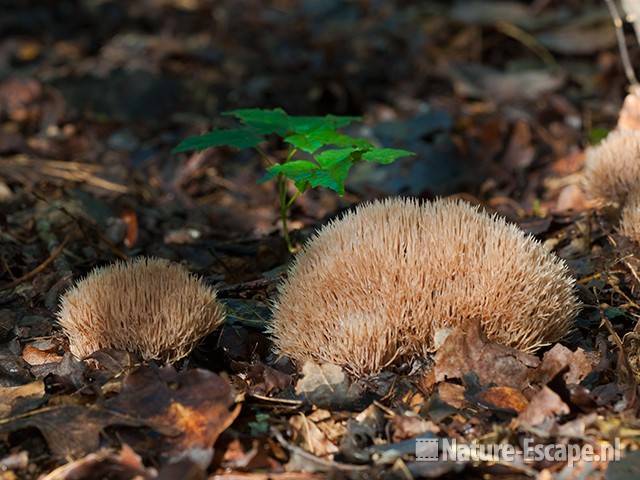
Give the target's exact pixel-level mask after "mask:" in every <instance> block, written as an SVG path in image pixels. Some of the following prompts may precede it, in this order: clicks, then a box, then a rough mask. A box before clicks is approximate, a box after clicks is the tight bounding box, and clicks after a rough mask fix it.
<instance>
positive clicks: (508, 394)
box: [477, 387, 529, 413]
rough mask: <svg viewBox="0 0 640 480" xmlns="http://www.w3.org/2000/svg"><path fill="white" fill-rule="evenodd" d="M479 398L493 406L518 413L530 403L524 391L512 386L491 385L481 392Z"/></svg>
mask: <svg viewBox="0 0 640 480" xmlns="http://www.w3.org/2000/svg"><path fill="white" fill-rule="evenodd" d="M477 398H478V400H480V401H481V402H483V403H485V404H487V405H488V406H490V407H492V408H497V409H503V410H513V411H514V412H516V413H520V412H523V411H524V410H525V409H526V408H527V405H528V404H529V402H528V400H527V398H526V397H525V396H524V395H523V394H522V392H520V391H519V390H516V389H514V388H511V387H491V388H488V389H486V390H484V391H482V392H480V393H479V394H478V396H477Z"/></svg>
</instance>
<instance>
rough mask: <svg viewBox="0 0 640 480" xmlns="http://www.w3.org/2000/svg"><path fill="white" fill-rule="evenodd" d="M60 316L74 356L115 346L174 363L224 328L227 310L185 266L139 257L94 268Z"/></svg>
mask: <svg viewBox="0 0 640 480" xmlns="http://www.w3.org/2000/svg"><path fill="white" fill-rule="evenodd" d="M57 316H58V322H59V324H60V325H61V326H62V328H63V330H64V332H65V334H66V335H67V337H68V338H69V346H70V350H71V353H73V354H74V355H75V356H76V357H79V358H83V357H86V356H87V355H90V354H91V353H93V352H95V351H96V350H99V349H102V348H115V349H119V350H126V351H129V352H132V353H136V354H139V355H141V356H142V357H143V358H144V359H145V360H150V359H159V360H163V361H167V362H172V361H175V360H178V359H180V358H182V357H184V356H186V355H188V354H189V353H190V352H191V350H192V349H193V348H194V346H195V345H196V343H197V341H198V340H200V339H201V338H202V337H204V336H205V335H207V334H209V333H211V332H212V331H213V330H214V329H215V328H216V327H218V326H219V325H220V324H222V322H223V321H224V310H223V308H222V307H221V305H220V304H219V303H218V301H217V300H216V291H215V290H214V289H212V288H210V287H208V286H206V285H205V284H204V283H202V281H200V280H199V279H198V278H197V277H195V276H194V275H192V274H191V273H189V271H187V270H186V269H185V268H184V267H182V266H181V265H178V264H175V263H171V262H169V261H167V260H162V259H154V258H137V259H134V260H132V261H129V262H120V263H116V264H113V265H110V266H107V267H103V268H96V269H94V270H93V271H92V272H91V273H89V275H88V276H87V277H86V278H84V279H83V280H81V281H79V282H78V283H77V284H76V285H75V286H74V287H72V288H71V289H70V290H69V291H67V292H66V293H65V294H64V296H63V298H62V301H61V307H60V310H59V311H58V314H57Z"/></svg>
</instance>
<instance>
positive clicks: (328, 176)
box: [309, 159, 353, 195]
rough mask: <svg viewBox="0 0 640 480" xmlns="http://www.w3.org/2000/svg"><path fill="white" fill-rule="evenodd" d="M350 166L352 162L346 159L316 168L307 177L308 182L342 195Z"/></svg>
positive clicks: (313, 185)
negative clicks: (329, 165) (325, 166)
mask: <svg viewBox="0 0 640 480" xmlns="http://www.w3.org/2000/svg"><path fill="white" fill-rule="evenodd" d="M352 166H353V162H351V160H350V159H346V160H343V161H341V162H338V163H336V164H334V165H332V166H331V167H327V168H321V169H318V170H316V171H315V172H313V175H311V177H310V178H309V183H310V184H311V186H312V187H326V188H329V189H331V190H333V191H334V192H338V194H339V195H344V183H345V181H346V180H347V176H348V175H349V170H350V169H351V167H352Z"/></svg>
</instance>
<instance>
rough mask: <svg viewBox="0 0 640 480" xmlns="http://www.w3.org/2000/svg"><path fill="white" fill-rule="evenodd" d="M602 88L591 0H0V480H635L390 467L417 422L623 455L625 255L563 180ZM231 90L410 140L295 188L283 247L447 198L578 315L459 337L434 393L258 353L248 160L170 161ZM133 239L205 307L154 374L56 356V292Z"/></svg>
mask: <svg viewBox="0 0 640 480" xmlns="http://www.w3.org/2000/svg"><path fill="white" fill-rule="evenodd" d="M628 33H629V40H630V42H632V41H633V34H632V32H631V30H629V32H628ZM631 51H632V60H640V50H639V49H637V48H635V49H634V48H632V50H631ZM636 63H637V62H636ZM626 87H627V80H626V78H625V76H624V73H623V70H622V67H621V64H620V61H619V54H618V50H617V45H616V38H615V30H614V29H613V27H612V22H611V18H610V16H609V13H608V11H607V9H606V6H605V4H604V2H598V1H578V0H575V1H574V0H568V1H562V2H558V1H554V0H547V1H545V0H538V1H535V2H527V3H526V4H525V3H519V2H515V1H506V2H467V1H459V2H450V1H442V2H438V1H430V2H421V1H411V0H406V1H399V0H396V1H382V0H361V1H360V0H358V1H344V0H325V1H320V0H307V1H295V0H270V1H258V0H245V1H242V2H238V1H233V0H142V1H137V2H127V1H116V0H102V1H90V0H60V1H57V2H32V1H27V0H15V1H12V2H2V5H1V6H0V342H1V343H0V479H2V480H5V479H12V478H33V479H35V478H40V477H41V476H43V475H46V474H47V473H49V472H52V471H54V469H56V468H59V467H62V469H61V470H57V471H56V472H55V473H51V474H50V476H49V477H47V478H65V479H66V478H68V479H71V478H73V479H81V478H87V479H88V478H114V479H129V478H133V477H134V476H136V475H137V476H138V477H136V478H145V479H147V478H149V479H151V478H159V479H171V478H189V479H198V478H216V479H240V478H242V479H244V478H247V479H267V478H274V479H294V478H295V479H305V478H308V479H312V478H326V477H327V476H332V477H335V478H421V477H424V478H436V477H440V476H449V477H451V478H453V477H455V478H461V477H466V478H480V477H482V478H494V477H495V478H507V477H508V478H535V477H536V476H538V477H539V478H544V479H550V478H558V479H574V478H575V479H578V478H604V475H605V474H606V476H607V478H609V479H614V478H615V479H623V478H630V479H631V478H637V476H638V472H639V471H640V455H638V454H634V453H628V454H627V455H626V456H625V457H624V458H623V459H622V460H620V461H618V462H611V463H609V464H608V463H607V462H604V461H603V462H579V463H578V464H577V465H576V466H574V467H573V468H571V467H569V466H567V465H566V462H564V461H562V460H558V461H555V462H535V463H531V464H530V463H527V464H525V463H501V462H494V461H490V460H487V459H471V460H468V461H450V462H420V461H416V459H415V457H414V454H415V439H416V438H417V437H421V438H427V437H429V436H434V435H437V436H446V437H450V438H457V439H460V440H466V441H471V440H482V441H484V442H494V443H497V442H501V441H502V442H511V443H515V442H517V439H518V438H521V437H522V436H525V435H529V436H534V437H535V438H536V439H538V440H540V441H541V442H545V443H562V442H569V441H576V442H579V443H590V444H593V445H603V442H612V441H613V439H614V438H619V439H620V442H621V446H622V448H624V449H627V450H635V449H637V448H638V446H639V445H640V443H639V441H640V422H639V421H638V419H637V412H638V408H639V407H640V403H639V399H638V395H637V393H638V385H637V381H638V379H639V378H640V350H639V349H638V342H637V336H636V335H635V333H636V332H635V330H634V329H635V328H636V324H637V321H638V318H640V317H639V315H640V306H639V305H638V303H637V302H639V301H640V278H638V272H640V268H639V266H638V263H639V262H638V258H640V257H638V250H637V247H634V246H633V245H632V244H630V243H629V242H628V241H626V240H625V239H624V238H622V237H620V236H619V235H617V234H616V231H615V225H614V224H613V217H612V215H611V212H609V211H607V210H603V211H597V210H593V209H587V208H586V205H587V203H586V201H585V198H584V195H583V194H582V192H581V190H580V172H581V169H582V168H583V164H584V158H585V153H584V151H585V149H586V148H587V147H588V146H589V145H590V144H593V143H597V142H598V141H599V140H600V139H601V138H602V137H603V136H604V135H606V133H607V132H608V131H610V130H612V129H613V128H614V127H615V125H616V121H617V118H618V114H619V111H620V108H621V105H622V102H623V99H624V97H625V94H626ZM240 107H264V108H272V107H282V108H284V109H285V110H286V111H287V112H289V113H291V114H298V115H324V114H328V113H332V114H336V115H361V116H362V117H363V124H362V126H361V127H358V128H359V130H357V131H356V133H358V134H360V135H364V136H366V137H367V138H369V139H370V140H371V141H374V142H376V143H377V144H380V145H385V146H389V147H397V148H403V149H407V150H411V151H414V152H416V154H417V155H416V156H415V157H412V158H407V159H403V160H400V161H398V162H396V163H394V164H393V165H389V166H375V167H373V166H371V165H366V166H359V167H358V168H356V169H355V170H354V171H353V173H352V174H351V176H350V177H349V180H348V181H347V193H346V195H345V196H343V197H339V196H337V195H336V194H335V193H333V192H330V191H325V190H318V191H313V192H308V193H306V194H305V195H304V196H303V197H301V198H300V200H299V201H298V202H297V203H296V204H295V206H294V208H293V210H292V212H291V220H290V226H291V228H292V229H293V230H294V231H293V238H294V241H295V242H296V244H298V245H300V244H301V243H302V242H303V241H304V239H305V238H307V237H308V236H309V235H310V234H311V233H312V232H313V231H314V230H315V229H316V228H317V227H318V226H320V225H322V224H323V223H325V222H327V221H328V220H329V219H331V218H333V217H335V216H336V215H338V214H339V213H340V212H342V211H344V210H345V209H347V208H349V206H351V205H353V204H355V203H357V202H360V201H364V200H369V199H373V198H382V197H387V196H392V195H408V196H415V197H419V198H423V199H432V198H436V197H442V196H450V195H455V196H459V197H462V198H464V199H466V200H468V201H470V202H472V203H476V204H480V205H482V206H483V208H484V209H486V210H487V211H490V212H497V213H499V214H501V215H503V216H505V217H506V218H507V219H508V220H509V221H512V222H514V223H516V224H518V225H519V226H520V227H521V228H522V229H523V230H525V231H527V232H529V233H531V234H533V235H534V236H535V237H537V238H538V239H539V240H541V241H543V242H544V243H545V244H547V245H548V246H549V247H551V248H553V250H554V251H555V252H556V253H557V254H558V255H559V256H560V257H562V258H564V259H565V260H566V262H567V264H568V265H569V266H570V269H571V273H572V274H573V275H574V276H575V278H576V279H577V285H578V289H579V295H580V298H581V300H582V302H583V303H584V305H585V307H584V308H583V310H582V311H581V312H580V314H579V317H578V320H577V329H576V331H575V332H573V334H572V335H571V336H570V337H569V338H567V339H566V340H565V341H563V342H562V345H558V346H555V347H553V348H551V349H546V350H543V351H541V352H538V353H537V354H536V355H535V356H534V357H526V359H523V358H520V357H517V356H513V357H510V360H509V361H507V362H498V361H497V359H498V357H499V356H500V355H501V354H500V352H501V350H500V349H498V348H497V347H495V345H493V344H490V343H484V340H482V339H481V338H480V337H479V336H478V337H477V338H476V339H475V340H474V341H475V342H476V343H474V345H472V347H473V348H468V349H466V350H465V349H457V350H452V352H451V358H449V362H452V363H451V364H455V365H458V366H459V367H460V368H462V367H463V366H468V365H473V366H474V371H473V372H467V374H465V375H459V376H461V377H462V378H458V379H457V380H456V379H453V380H452V379H448V380H446V381H439V382H436V381H435V379H434V378H433V377H430V376H428V375H420V374H415V372H414V373H413V374H412V375H409V374H408V372H406V371H401V370H400V371H389V372H386V373H385V374H384V375H381V376H378V377H377V378H375V379H368V381H366V382H364V381H363V380H362V379H353V378H349V377H345V376H344V374H343V373H342V372H340V371H336V370H335V369H331V368H329V367H326V368H325V367H323V366H315V367H310V368H309V369H308V370H307V371H305V372H304V375H301V374H300V373H296V370H295V368H294V367H293V365H292V364H291V363H287V362H283V361H277V359H276V358H275V357H274V355H273V354H272V353H271V352H270V345H269V340H268V337H267V336H266V335H265V333H264V327H265V324H266V322H267V321H268V318H269V302H270V301H271V300H273V299H274V298H275V295H276V288H277V285H278V282H279V281H280V279H281V278H282V275H283V274H284V272H286V266H287V264H288V262H289V261H290V260H291V256H290V254H289V253H288V250H287V248H286V245H285V243H284V241H283V240H282V235H281V232H280V230H279V228H280V226H279V222H278V220H279V219H278V197H277V192H276V189H275V186H274V184H273V183H264V184H258V183H257V180H258V179H259V178H260V177H261V176H262V174H263V172H264V165H263V164H262V160H261V158H260V157H259V156H258V155H255V154H254V153H252V152H249V151H240V152H239V151H237V150H233V149H224V148H218V149H211V150H207V151H204V152H201V153H197V154H193V155H185V154H179V155H175V154H172V153H171V150H172V148H173V147H175V146H176V145H177V144H178V143H179V142H180V141H181V140H182V139H184V138H185V137H187V136H189V135H194V134H199V133H202V132H204V131H206V130H208V129H210V128H211V127H212V126H218V125H221V123H220V118H221V117H220V115H219V114H220V112H223V111H225V110H231V109H234V108H240ZM265 148H266V149H267V151H269V152H270V153H272V154H274V155H278V154H279V153H281V150H282V148H283V146H282V145H280V144H277V143H275V142H273V143H270V144H268V145H265ZM136 255H148V256H157V257H162V258H167V259H170V260H173V261H176V262H180V263H182V264H184V265H185V266H187V267H188V268H189V269H190V270H191V271H193V272H196V273H197V274H199V275H200V276H201V277H202V278H203V279H204V280H205V281H206V282H207V283H209V284H211V285H213V286H215V287H216V288H217V289H218V291H219V296H220V298H221V299H222V300H223V302H224V303H225V305H226V306H227V308H228V310H229V312H230V314H229V318H228V320H227V322H226V324H225V325H224V326H223V328H222V329H221V330H219V331H217V332H215V334H213V335H211V336H210V337H208V338H207V339H205V341H204V342H202V344H201V345H199V347H198V348H197V349H196V350H195V351H194V353H193V354H191V355H190V357H189V358H188V359H186V360H184V361H182V362H180V363H179V364H178V365H174V366H172V367H166V366H165V367H163V366H160V365H155V364H152V365H146V366H140V362H139V361H138V360H137V359H136V358H133V356H132V355H128V354H126V353H123V352H115V351H101V352H98V353H96V354H95V355H94V356H93V358H92V359H90V360H87V361H84V362H80V361H78V360H76V359H74V358H73V357H72V356H71V355H70V353H69V351H68V345H67V343H66V340H65V338H64V336H63V335H62V334H61V333H60V331H59V328H58V327H57V326H56V323H55V312H56V310H57V308H58V301H59V298H60V295H61V294H62V293H63V292H64V291H65V289H67V288H68V287H69V286H70V285H71V284H72V282H73V281H74V280H77V279H79V278H82V277H83V276H84V275H86V274H87V273H88V272H89V271H90V270H91V269H92V268H94V267H96V266H101V265H106V264H109V263H111V262H113V261H115V260H117V259H124V258H128V257H131V256H136ZM474 352H475V354H474ZM478 352H483V353H482V355H480V356H477V355H476V354H477V353H478ZM474 355H476V356H474ZM436 367H437V365H436ZM454 376H455V375H454ZM312 387H313V388H312ZM323 387H324V388H323ZM176 409H177V410H178V411H179V412H178V413H176ZM531 425H535V428H534V427H531ZM487 476H489V477H487Z"/></svg>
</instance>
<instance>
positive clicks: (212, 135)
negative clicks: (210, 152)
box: [173, 128, 264, 153]
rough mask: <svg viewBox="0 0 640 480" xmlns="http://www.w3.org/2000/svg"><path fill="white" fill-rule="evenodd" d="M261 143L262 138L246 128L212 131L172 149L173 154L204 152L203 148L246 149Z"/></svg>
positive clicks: (191, 138) (187, 139)
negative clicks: (227, 147)
mask: <svg viewBox="0 0 640 480" xmlns="http://www.w3.org/2000/svg"><path fill="white" fill-rule="evenodd" d="M262 141H264V138H263V137H262V136H260V135H258V134H257V133H256V132H255V131H254V130H251V129H248V128H235V129H230V130H213V131H212V132H209V133H205V134H204V135H198V136H195V137H189V138H186V139H185V140H183V141H182V142H180V144H178V146H177V147H175V148H174V149H173V153H179V152H189V151H192V150H204V149H205V148H210V147H221V146H229V147H236V148H248V147H255V146H256V145H258V144H259V143H260V142H262Z"/></svg>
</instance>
